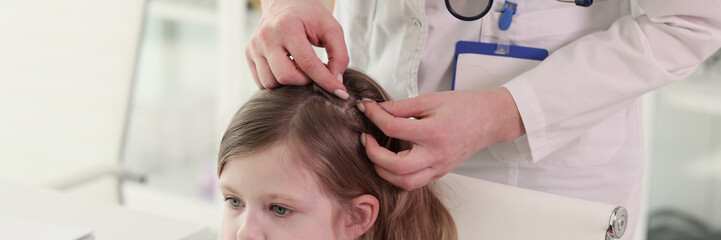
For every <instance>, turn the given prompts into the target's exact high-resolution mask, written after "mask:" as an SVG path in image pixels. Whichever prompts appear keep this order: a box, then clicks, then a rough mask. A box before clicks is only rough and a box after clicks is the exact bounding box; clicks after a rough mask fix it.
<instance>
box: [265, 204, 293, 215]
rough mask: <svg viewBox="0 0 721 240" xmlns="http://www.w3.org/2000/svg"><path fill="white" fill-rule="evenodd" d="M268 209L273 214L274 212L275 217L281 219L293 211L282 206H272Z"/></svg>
mask: <svg viewBox="0 0 721 240" xmlns="http://www.w3.org/2000/svg"><path fill="white" fill-rule="evenodd" d="M270 208H271V209H272V210H273V212H275V214H276V215H278V216H281V217H285V216H287V215H288V214H291V213H293V210H290V209H289V208H286V207H283V206H278V205H273V206H271V207H270Z"/></svg>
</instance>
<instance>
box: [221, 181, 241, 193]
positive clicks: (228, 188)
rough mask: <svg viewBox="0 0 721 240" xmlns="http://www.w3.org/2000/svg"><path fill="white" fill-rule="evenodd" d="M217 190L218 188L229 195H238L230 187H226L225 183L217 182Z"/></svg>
mask: <svg viewBox="0 0 721 240" xmlns="http://www.w3.org/2000/svg"><path fill="white" fill-rule="evenodd" d="M218 188H220V190H221V191H227V192H230V193H232V194H234V195H238V192H236V191H235V189H233V187H232V186H230V185H227V184H225V183H223V182H219V183H218Z"/></svg>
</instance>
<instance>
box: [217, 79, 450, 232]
mask: <svg viewBox="0 0 721 240" xmlns="http://www.w3.org/2000/svg"><path fill="white" fill-rule="evenodd" d="M343 80H344V85H345V86H346V89H347V90H348V93H349V95H350V96H351V97H350V99H348V100H341V99H339V98H337V97H335V96H333V95H331V94H329V93H327V92H326V91H324V90H323V89H321V88H320V87H318V86H317V85H314V84H313V85H306V86H282V87H278V88H276V89H273V90H261V91H259V92H258V93H257V94H256V95H254V96H253V97H251V99H250V100H249V101H248V102H246V103H245V104H244V105H243V106H242V107H241V108H240V110H238V112H237V113H236V114H235V117H234V118H233V120H232V122H231V124H230V126H229V127H228V129H227V130H226V132H225V134H224V136H223V139H222V141H221V144H220V152H219V154H218V176H220V173H221V172H222V170H223V165H224V163H225V162H226V161H228V160H229V158H231V157H234V156H235V157H237V156H243V155H248V154H253V153H255V152H258V151H261V150H263V149H264V148H266V147H269V146H271V145H272V144H273V143H276V142H278V141H283V142H284V143H285V144H284V145H286V146H288V147H289V148H291V149H290V151H291V152H293V153H294V154H298V157H299V158H298V159H300V164H302V165H301V166H304V167H306V168H308V169H309V170H310V171H311V172H313V173H314V174H315V176H316V177H317V180H318V181H319V182H320V183H321V184H322V185H323V187H322V189H324V191H326V192H327V193H329V194H330V195H331V196H334V197H336V198H337V199H339V200H340V202H341V203H348V202H350V200H352V199H354V198H356V197H358V196H361V195H363V194H371V195H373V196H375V197H376V198H377V199H378V201H379V203H380V207H379V212H378V217H377V219H376V222H375V224H374V225H373V226H372V227H371V228H370V229H369V230H368V231H367V232H366V233H365V234H363V235H362V236H361V237H360V238H359V239H363V240H376V239H383V240H385V239H389V240H407V239H434V240H436V239H456V238H457V233H456V228H455V223H454V222H453V219H452V218H451V215H450V213H449V212H448V210H447V209H446V208H445V206H443V204H442V203H441V201H440V200H439V199H438V197H437V196H436V195H435V193H434V191H433V189H432V186H425V187H422V188H419V189H416V190H413V191H404V190H403V189H401V188H398V187H396V186H393V185H392V184H390V183H389V182H387V181H385V180H384V179H382V178H381V177H379V176H378V174H377V173H376V172H375V170H374V167H373V163H372V162H371V161H370V160H369V159H368V156H367V155H366V153H365V148H364V147H363V146H362V145H361V143H360V140H359V135H360V133H361V132H365V133H368V134H371V135H372V136H373V137H375V138H376V140H378V142H379V143H380V144H382V145H384V146H385V147H387V148H388V149H390V150H391V151H394V152H398V151H402V150H405V149H408V147H409V144H407V143H404V142H401V141H399V140H397V139H392V138H389V137H388V136H386V135H384V134H383V132H382V131H380V130H379V129H378V127H376V126H375V125H374V124H373V123H372V122H371V121H370V120H368V119H367V118H366V117H365V116H364V115H363V113H361V112H360V111H359V110H358V109H357V108H356V107H355V105H356V103H357V101H358V100H360V99H362V98H369V99H373V100H375V101H377V102H383V101H387V100H389V99H388V97H387V94H386V93H385V92H384V91H383V89H382V88H381V87H380V86H378V84H376V83H375V82H374V81H373V80H372V79H370V78H369V77H368V76H366V75H365V74H363V73H361V72H359V71H356V70H352V69H348V70H346V72H345V73H344V74H343Z"/></svg>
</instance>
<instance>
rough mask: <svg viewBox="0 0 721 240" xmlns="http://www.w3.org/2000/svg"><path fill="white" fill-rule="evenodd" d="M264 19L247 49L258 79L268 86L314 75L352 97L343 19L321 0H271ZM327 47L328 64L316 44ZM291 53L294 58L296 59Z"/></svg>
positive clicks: (298, 81) (311, 78)
mask: <svg viewBox="0 0 721 240" xmlns="http://www.w3.org/2000/svg"><path fill="white" fill-rule="evenodd" d="M261 5H262V11H263V15H262V17H261V18H260V24H258V28H257V29H256V30H255V33H254V34H253V36H252V37H251V39H250V42H249V43H248V46H247V47H246V49H245V56H246V59H247V60H248V65H249V67H250V70H251V73H252V75H253V79H254V80H255V83H256V84H257V85H258V87H260V88H261V89H263V88H268V89H270V88H274V87H277V86H278V85H305V84H308V83H310V82H311V81H313V82H316V83H317V84H318V85H319V86H320V87H322V88H323V89H325V90H326V91H328V92H332V93H334V94H335V95H336V96H338V97H340V98H342V99H347V98H348V93H347V92H346V89H345V87H344V86H343V84H342V76H343V72H344V71H345V69H346V67H348V61H349V59H348V50H347V49H346V45H345V40H344V38H343V30H342V28H341V26H340V24H339V23H338V21H336V20H335V18H333V16H332V15H331V13H330V12H329V11H328V10H327V9H326V8H325V7H324V6H323V5H322V4H321V2H320V1H318V0H266V1H263V2H262V4H261ZM311 45H314V46H318V47H324V48H325V50H326V52H327V53H328V65H327V66H326V65H325V64H323V62H321V61H320V58H318V56H316V54H315V51H313V47H312V46H311ZM291 57H292V59H291Z"/></svg>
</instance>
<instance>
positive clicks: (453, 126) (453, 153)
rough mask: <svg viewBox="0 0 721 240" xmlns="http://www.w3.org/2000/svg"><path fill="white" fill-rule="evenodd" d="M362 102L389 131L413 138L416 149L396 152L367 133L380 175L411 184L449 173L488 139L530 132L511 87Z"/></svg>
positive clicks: (368, 113) (372, 117) (368, 147)
mask: <svg viewBox="0 0 721 240" xmlns="http://www.w3.org/2000/svg"><path fill="white" fill-rule="evenodd" d="M358 108H359V109H360V110H361V111H363V112H364V113H365V115H366V116H367V117H368V118H369V119H370V120H371V121H373V122H374V123H375V124H376V125H377V126H378V128H380V129H381V131H383V133H385V134H386V135H388V136H390V137H393V138H397V139H401V140H405V141H409V142H411V143H413V147H412V148H411V149H410V150H405V151H401V152H398V153H394V152H392V151H390V150H388V149H386V148H384V147H381V146H379V145H378V142H376V140H375V138H374V137H372V136H370V137H369V136H368V135H367V134H361V142H363V144H364V145H365V148H366V153H367V154H368V157H369V158H370V159H371V161H373V163H374V164H375V169H376V172H378V175H380V176H381V177H382V178H384V179H386V180H388V181H389V182H391V183H393V184H394V185H396V186H398V187H401V188H403V189H405V190H413V189H416V188H419V187H422V186H425V185H426V184H428V183H430V182H431V181H433V180H436V179H438V178H440V177H442V176H444V175H445V174H447V173H448V172H450V171H451V170H453V169H454V168H455V167H457V166H458V165H459V164H461V163H462V162H463V161H465V160H466V159H468V158H469V157H470V156H471V155H473V154H474V153H476V152H478V151H479V150H481V149H483V148H485V147H486V146H488V145H491V144H493V143H497V142H507V141H511V140H513V139H516V138H518V137H520V136H521V135H523V134H524V133H525V130H524V128H523V122H522V121H521V117H520V115H519V113H518V109H517V108H516V104H515V102H514V101H513V97H512V96H511V94H510V93H509V92H508V90H506V89H505V88H497V89H492V90H481V91H452V92H439V93H430V94H425V95H421V96H419V97H416V98H411V99H406V100H400V101H388V102H383V103H375V102H372V101H368V100H364V101H363V102H361V103H359V105H358ZM410 117H413V118H415V119H409V118H410Z"/></svg>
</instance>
